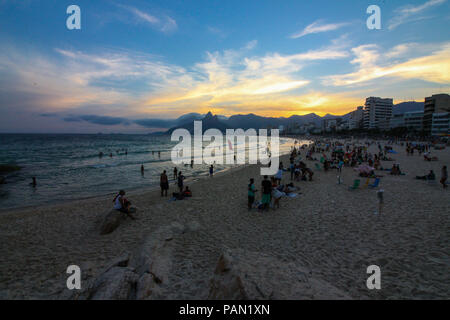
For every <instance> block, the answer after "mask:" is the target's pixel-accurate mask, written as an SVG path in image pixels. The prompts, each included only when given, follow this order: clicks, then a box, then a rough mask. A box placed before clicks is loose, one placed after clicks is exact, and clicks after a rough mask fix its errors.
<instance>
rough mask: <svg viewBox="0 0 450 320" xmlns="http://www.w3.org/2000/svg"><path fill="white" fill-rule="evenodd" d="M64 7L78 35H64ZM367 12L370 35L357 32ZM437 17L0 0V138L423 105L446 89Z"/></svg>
mask: <svg viewBox="0 0 450 320" xmlns="http://www.w3.org/2000/svg"><path fill="white" fill-rule="evenodd" d="M372 2H373V3H372ZM71 4H76V5H78V6H79V7H80V9H81V30H68V29H67V27H66V20H67V18H68V17H69V15H68V14H67V13H66V9H67V7H68V6H69V5H71ZM372 4H375V5H378V6H379V7H380V9H381V29H380V30H369V29H368V28H367V26H366V20H367V18H368V17H369V16H370V14H367V13H366V9H367V7H368V6H369V5H372ZM448 9H449V2H448V1H446V0H428V1H425V0H422V1H407V2H405V3H403V4H399V3H395V2H391V1H371V2H369V1H358V2H355V1H349V2H345V3H337V2H331V3H330V2H326V1H317V2H309V1H301V2H299V1H288V2H283V4H276V3H274V2H270V1H263V2H261V1H258V2H256V1H246V2H244V3H242V2H235V1H228V2H219V1H187V2H186V1H184V2H178V1H171V2H168V1H152V2H151V3H149V2H146V1H129V2H126V3H119V2H117V1H107V0H102V1H96V2H95V3H92V2H89V1H77V2H76V3H69V2H66V1H58V2H57V3H56V4H55V3H51V2H50V1H21V2H20V3H19V2H17V1H9V0H6V1H2V2H1V3H0V43H1V44H0V48H1V50H0V83H1V86H0V111H1V112H2V114H3V117H2V118H1V120H0V127H1V128H2V130H1V131H2V132H62V133H64V132H74V133H78V132H86V133H95V132H123V133H139V132H142V133H143V132H149V131H155V130H158V129H159V128H157V127H155V126H146V125H143V123H146V122H145V121H140V123H141V124H139V122H135V121H133V122H126V121H121V119H133V120H146V119H174V118H177V117H179V116H181V115H183V114H187V113H190V112H197V113H202V114H204V113H206V112H208V111H212V112H213V113H214V114H221V115H225V116H230V115H233V114H248V113H254V114H257V115H261V116H273V117H281V116H283V117H289V116H290V115H304V114H309V113H316V114H318V115H321V116H323V115H325V114H327V113H330V114H335V115H343V114H346V113H348V112H350V111H353V110H354V109H356V107H357V106H360V105H363V104H364V100H365V98H366V97H369V96H379V97H389V98H393V99H394V103H395V104H396V103H400V102H404V101H412V100H415V101H421V102H422V101H424V98H425V97H427V96H431V95H432V94H435V93H448V92H449V91H450V40H449V33H450V31H449V29H448V28H446V27H445V26H446V25H448V24H449V22H448V20H449V18H448V16H447V14H446V13H447V12H449V10H448ZM436 30H439V32H436ZM76 119H78V120H76ZM80 119H81V120H80ZM147 123H148V122H147Z"/></svg>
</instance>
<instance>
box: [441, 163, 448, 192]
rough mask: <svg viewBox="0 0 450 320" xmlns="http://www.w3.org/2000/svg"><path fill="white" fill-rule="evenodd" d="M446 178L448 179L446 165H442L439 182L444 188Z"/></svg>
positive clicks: (445, 186)
mask: <svg viewBox="0 0 450 320" xmlns="http://www.w3.org/2000/svg"><path fill="white" fill-rule="evenodd" d="M447 179H448V172H447V166H443V167H442V174H441V184H442V187H443V188H444V189H445V188H447Z"/></svg>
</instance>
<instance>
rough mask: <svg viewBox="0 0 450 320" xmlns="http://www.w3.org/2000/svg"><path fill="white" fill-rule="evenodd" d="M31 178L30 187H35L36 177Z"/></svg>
mask: <svg viewBox="0 0 450 320" xmlns="http://www.w3.org/2000/svg"><path fill="white" fill-rule="evenodd" d="M32 179H33V182H31V183H30V184H31V186H32V187H36V185H37V183H36V177H33V178H32Z"/></svg>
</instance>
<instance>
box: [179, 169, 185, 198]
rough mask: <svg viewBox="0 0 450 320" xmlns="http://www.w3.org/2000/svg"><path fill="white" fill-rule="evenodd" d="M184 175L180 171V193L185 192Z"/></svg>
mask: <svg viewBox="0 0 450 320" xmlns="http://www.w3.org/2000/svg"><path fill="white" fill-rule="evenodd" d="M183 184H184V176H183V175H182V174H181V171H180V173H179V174H178V188H179V189H180V194H181V193H183Z"/></svg>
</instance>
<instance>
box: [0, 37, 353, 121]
mask: <svg viewBox="0 0 450 320" xmlns="http://www.w3.org/2000/svg"><path fill="white" fill-rule="evenodd" d="M256 45H257V41H256V40H253V41H249V42H248V43H246V44H244V45H243V46H242V47H241V48H239V49H234V50H224V51H221V52H206V53H205V57H204V59H202V60H201V61H199V62H197V63H195V64H193V65H191V66H189V67H180V66H178V65H175V64H170V63H167V62H166V61H164V59H162V58H161V57H158V56H155V55H149V54H142V53H138V52H133V51H128V50H111V49H103V48H100V49H99V50H98V51H97V52H86V51H74V50H69V49H67V48H64V49H61V48H56V49H55V50H54V51H53V52H52V53H47V54H45V55H43V54H41V53H40V52H38V51H36V50H33V49H27V50H23V49H22V50H18V49H17V48H11V47H8V46H4V47H3V48H4V49H5V50H2V51H1V52H0V84H1V85H2V86H1V87H2V89H0V102H2V101H4V102H5V103H3V104H4V105H6V106H8V107H9V108H10V107H12V106H14V107H15V108H17V110H19V109H20V110H24V109H23V108H24V107H23V103H24V101H26V103H27V110H28V111H31V112H33V113H34V114H43V113H45V114H51V113H59V114H64V116H63V117H61V119H64V122H67V123H69V122H71V123H76V122H86V123H91V124H98V125H105V126H106V125H124V124H127V123H129V124H136V125H139V126H143V127H151V126H153V125H155V126H158V127H164V126H166V125H167V122H165V121H163V120H161V119H158V118H159V117H167V118H175V117H176V116H178V115H180V114H185V113H188V112H191V111H192V110H193V109H194V110H195V111H201V112H202V113H206V112H207V111H208V110H209V109H212V110H215V109H214V108H217V109H218V110H219V109H220V108H225V109H226V108H229V110H230V111H231V110H234V109H233V108H238V107H239V106H242V108H243V109H241V111H242V112H245V111H246V110H247V111H254V110H255V109H258V108H259V106H261V105H266V104H267V103H268V102H270V103H272V104H273V105H275V106H278V105H279V104H278V102H277V101H283V102H286V103H290V104H293V101H294V100H295V99H294V98H292V99H288V100H286V99H287V98H286V97H295V96H296V95H295V94H293V92H294V91H297V90H300V89H302V90H305V88H307V86H308V85H309V84H310V83H311V81H312V80H313V79H308V78H304V77H303V76H302V75H301V73H300V72H301V70H302V69H303V68H304V66H307V65H311V62H320V61H327V60H336V59H342V58H346V57H348V56H349V53H348V52H347V51H346V50H345V49H344V48H343V47H342V46H336V45H335V43H332V45H330V46H328V47H323V48H320V49H317V50H310V51H305V52H301V51H300V52H297V53H294V54H288V55H286V54H281V53H277V52H273V53H268V54H265V55H254V54H252V52H253V51H252V50H253V48H255V46H256ZM24 52H27V54H24ZM1 79H4V80H5V81H1ZM6 79H8V81H6ZM2 92H4V93H5V94H2ZM26 97H28V98H26ZM24 98H26V100H25V99H24ZM295 105H297V104H295ZM283 108H284V110H288V108H289V106H288V105H286V106H285V107H283ZM220 110H222V109H220ZM230 111H228V112H224V113H225V114H227V115H229V114H230ZM278 111H279V112H281V105H280V109H279V110H278ZM274 112H277V111H274ZM93 114H95V115H97V116H93ZM77 115H78V116H77ZM80 115H83V116H80ZM102 115H106V116H107V118H101V117H102ZM149 116H150V117H149ZM131 119H138V120H131Z"/></svg>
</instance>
